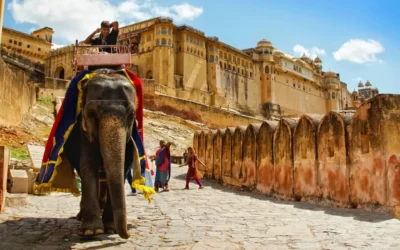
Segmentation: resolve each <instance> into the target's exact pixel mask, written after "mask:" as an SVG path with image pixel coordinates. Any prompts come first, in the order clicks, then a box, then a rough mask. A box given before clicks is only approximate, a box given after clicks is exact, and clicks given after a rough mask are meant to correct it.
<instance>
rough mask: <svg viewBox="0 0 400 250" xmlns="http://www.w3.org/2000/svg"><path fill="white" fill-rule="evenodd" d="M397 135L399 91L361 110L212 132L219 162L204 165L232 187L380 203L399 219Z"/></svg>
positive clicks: (351, 203) (345, 202) (342, 203)
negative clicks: (219, 155)
mask: <svg viewBox="0 0 400 250" xmlns="http://www.w3.org/2000/svg"><path fill="white" fill-rule="evenodd" d="M204 134H206V135H207V132H205V133H204ZM399 134H400V95H378V96H376V97H374V98H373V99H371V100H369V101H368V102H366V103H364V104H362V105H361V106H360V108H359V109H357V110H356V111H335V112H333V111H331V112H329V113H328V114H326V115H325V116H322V115H303V116H301V117H300V119H289V118H284V119H282V120H281V121H279V122H263V123H259V124H249V125H248V126H247V127H244V126H237V127H236V128H232V127H230V128H228V129H220V130H218V131H216V132H213V133H208V136H211V135H212V136H213V147H214V148H213V159H214V160H213V162H212V163H210V158H211V157H209V158H207V162H206V164H207V165H209V166H207V168H208V167H211V168H212V170H211V171H212V172H213V173H214V175H213V178H215V179H217V180H221V181H222V182H223V183H226V184H229V185H234V186H238V187H246V188H248V189H253V188H254V187H255V188H256V190H257V191H258V192H261V193H263V194H266V195H273V196H276V197H279V198H282V199H295V200H315V199H324V200H329V202H328V203H330V204H335V205H338V206H341V207H357V206H358V207H362V206H369V205H383V206H386V207H389V208H390V211H392V213H393V215H394V216H396V217H397V218H400V184H399V183H400V171H399V170H398V168H400V139H399ZM207 141H211V138H208V139H207ZM199 147H201V145H199ZM199 150H200V151H201V150H202V149H201V148H199ZM207 151H211V149H210V148H209V146H208V147H207ZM220 152H221V156H222V160H221V159H220V158H219V157H215V156H216V155H218V154H220ZM216 168H217V169H216Z"/></svg>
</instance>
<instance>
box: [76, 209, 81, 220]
mask: <svg viewBox="0 0 400 250" xmlns="http://www.w3.org/2000/svg"><path fill="white" fill-rule="evenodd" d="M76 219H77V220H79V221H82V212H81V211H79V213H78V214H77V215H76Z"/></svg>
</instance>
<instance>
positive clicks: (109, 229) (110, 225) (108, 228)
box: [103, 221, 117, 234]
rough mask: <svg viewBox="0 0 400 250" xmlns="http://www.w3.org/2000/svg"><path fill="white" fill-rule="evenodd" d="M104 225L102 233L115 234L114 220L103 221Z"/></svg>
mask: <svg viewBox="0 0 400 250" xmlns="http://www.w3.org/2000/svg"><path fill="white" fill-rule="evenodd" d="M103 225H104V233H105V234H116V233H117V230H115V226H114V221H103Z"/></svg>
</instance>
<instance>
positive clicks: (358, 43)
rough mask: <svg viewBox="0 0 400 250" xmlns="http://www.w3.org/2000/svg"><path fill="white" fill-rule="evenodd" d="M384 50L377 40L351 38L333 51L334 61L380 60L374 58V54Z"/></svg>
mask: <svg viewBox="0 0 400 250" xmlns="http://www.w3.org/2000/svg"><path fill="white" fill-rule="evenodd" d="M384 51H385V48H384V47H383V46H382V44H380V43H379V42H377V41H375V40H372V39H368V40H361V39H351V40H350V41H347V42H345V43H344V44H343V45H342V46H341V47H340V48H339V49H338V50H337V51H335V52H333V57H334V58H335V60H336V61H345V60H347V61H350V62H354V63H367V62H378V63H383V61H382V60H379V59H377V58H376V55H377V54H379V53H382V52H384Z"/></svg>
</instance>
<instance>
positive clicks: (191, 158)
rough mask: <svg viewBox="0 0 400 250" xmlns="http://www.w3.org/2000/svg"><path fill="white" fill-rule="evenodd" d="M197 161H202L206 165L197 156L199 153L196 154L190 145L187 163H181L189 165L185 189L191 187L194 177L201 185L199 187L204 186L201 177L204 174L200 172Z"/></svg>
mask: <svg viewBox="0 0 400 250" xmlns="http://www.w3.org/2000/svg"><path fill="white" fill-rule="evenodd" d="M196 161H198V162H200V164H201V165H203V166H204V167H205V166H206V165H205V164H204V163H203V162H202V161H200V160H199V159H198V158H197V155H196V154H195V152H194V150H193V148H192V147H188V156H187V160H186V163H185V164H181V165H179V167H183V166H186V165H189V167H188V171H187V174H186V186H185V188H184V189H189V182H190V180H192V179H194V180H195V181H196V182H197V184H198V185H199V189H202V188H203V187H204V186H203V184H202V183H201V181H200V179H201V178H202V175H201V173H200V172H199V170H197V168H196Z"/></svg>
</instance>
